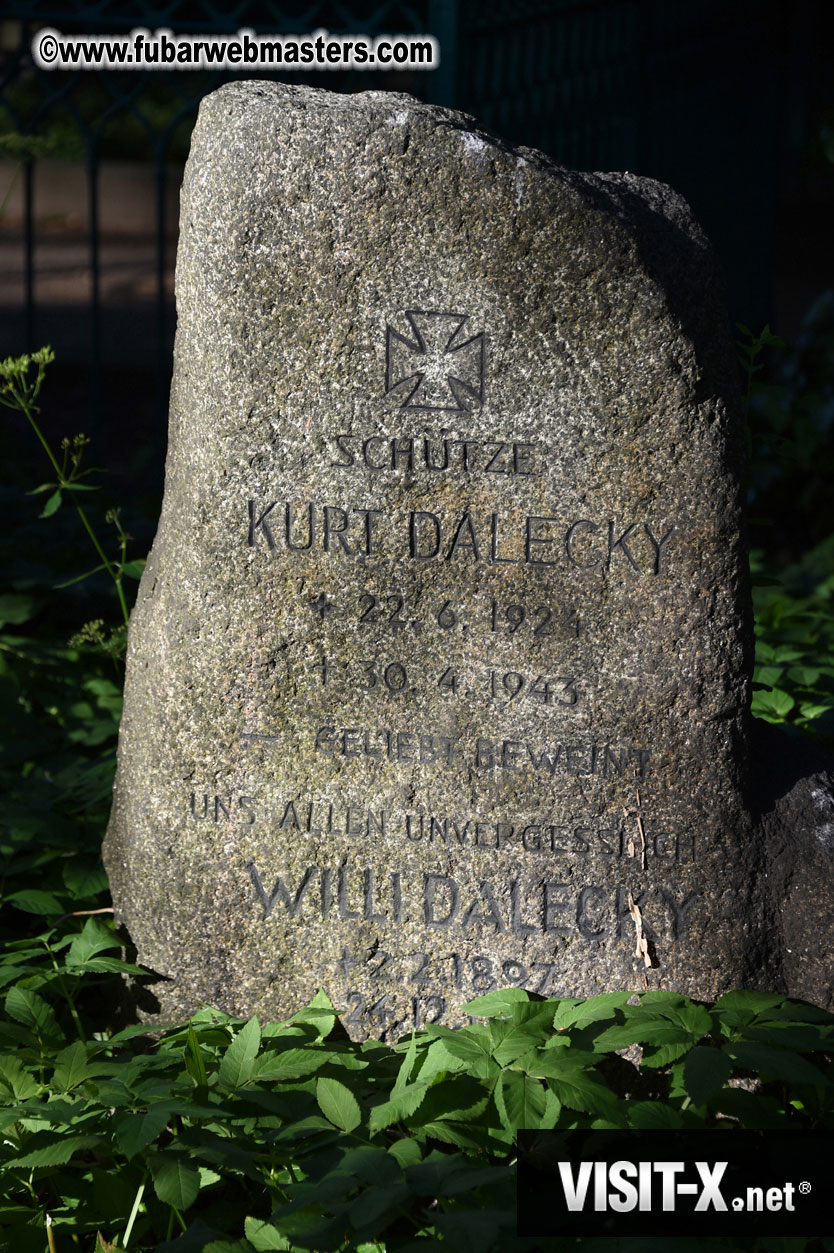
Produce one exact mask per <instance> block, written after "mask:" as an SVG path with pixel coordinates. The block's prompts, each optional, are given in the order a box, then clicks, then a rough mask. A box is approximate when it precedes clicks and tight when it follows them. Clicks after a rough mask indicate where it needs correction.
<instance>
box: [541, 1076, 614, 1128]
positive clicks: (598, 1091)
mask: <svg viewBox="0 0 834 1253" xmlns="http://www.w3.org/2000/svg"><path fill="white" fill-rule="evenodd" d="M547 1086H548V1087H549V1088H550V1090H551V1092H553V1093H554V1095H555V1096H557V1097H558V1098H559V1100H560V1101H561V1102H562V1104H563V1105H567V1107H568V1109H576V1110H579V1111H581V1112H582V1113H586V1112H590V1113H594V1114H603V1115H605V1116H608V1117H613V1116H614V1115H615V1113H616V1109H617V1098H616V1096H615V1095H614V1093H613V1092H612V1091H611V1089H610V1088H608V1087H606V1085H605V1084H604V1083H603V1081H602V1080H601V1079H600V1078H599V1076H598V1075H597V1074H595V1073H594V1071H592V1070H576V1071H573V1072H572V1073H571V1074H567V1075H560V1076H559V1077H558V1078H557V1077H556V1076H555V1075H554V1076H549V1077H548V1080H547Z"/></svg>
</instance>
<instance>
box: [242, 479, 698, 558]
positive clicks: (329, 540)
mask: <svg viewBox="0 0 834 1253" xmlns="http://www.w3.org/2000/svg"><path fill="white" fill-rule="evenodd" d="M247 512H248V520H247V545H248V547H249V548H259V549H266V550H268V551H270V552H280V551H284V552H287V553H297V552H309V551H311V550H316V551H317V552H318V551H321V552H323V553H325V554H328V555H330V556H334V557H338V558H340V559H342V560H343V559H345V558H347V557H351V558H361V557H378V556H386V557H389V558H393V559H398V558H401V559H403V560H408V561H415V562H421V563H423V562H434V561H439V562H446V561H449V562H452V561H455V562H465V563H467V564H471V565H478V564H483V565H494V566H530V567H532V568H533V569H547V568H550V567H558V568H560V569H562V570H601V571H605V572H608V571H610V570H612V569H613V570H616V571H617V572H619V573H626V572H628V571H629V570H630V571H632V572H633V573H634V574H638V575H655V576H656V575H659V574H660V573H661V572H663V571H665V570H666V565H667V549H668V547H669V545H670V542H671V539H672V536H673V534H674V533H675V530H676V527H675V526H666V527H665V529H663V527H660V528H658V529H659V531H660V534H659V535H658V534H657V533H656V531H655V529H653V526H651V525H650V524H649V523H648V522H632V523H629V524H628V525H627V526H625V527H623V526H622V524H621V523H618V522H617V521H615V520H614V519H608V520H607V521H606V522H593V521H591V520H589V519H580V520H579V521H577V522H566V521H565V520H564V519H563V518H561V517H559V516H557V515H555V514H554V515H550V514H528V515H519V514H516V515H514V516H510V517H505V516H502V515H501V514H499V513H497V512H492V513H490V514H489V515H484V514H482V513H475V512H473V511H471V510H466V511H465V512H464V513H462V514H460V515H451V516H450V515H449V514H448V513H445V514H441V513H434V512H433V511H432V510H428V509H412V510H410V511H409V512H408V514H407V518H406V522H405V525H404V526H403V525H402V520H401V519H400V520H399V521H396V522H395V519H393V518H392V517H389V516H387V515H386V513H385V511H384V510H382V509H377V508H374V507H373V506H365V505H354V504H350V505H333V504H329V505H328V504H318V503H316V502H315V501H308V502H307V503H306V505H299V504H298V503H297V502H296V501H292V500H286V501H280V500H272V501H267V502H263V501H258V500H255V499H254V498H251V497H250V499H249V501H248V503H247Z"/></svg>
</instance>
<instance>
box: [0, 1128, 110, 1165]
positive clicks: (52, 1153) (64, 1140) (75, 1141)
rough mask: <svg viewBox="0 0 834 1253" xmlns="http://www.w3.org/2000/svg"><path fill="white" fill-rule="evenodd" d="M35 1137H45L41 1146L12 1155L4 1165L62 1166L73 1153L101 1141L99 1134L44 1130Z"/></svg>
mask: <svg viewBox="0 0 834 1253" xmlns="http://www.w3.org/2000/svg"><path fill="white" fill-rule="evenodd" d="M35 1138H36V1139H41V1138H47V1139H48V1141H49V1142H48V1143H46V1144H44V1146H43V1148H37V1149H33V1150H32V1151H30V1152H29V1153H24V1154H23V1155H22V1157H14V1158H12V1159H11V1161H8V1162H6V1163H5V1164H6V1166H26V1167H32V1166H64V1165H66V1163H67V1162H68V1161H70V1159H71V1158H72V1157H73V1155H74V1154H75V1153H79V1152H81V1150H82V1149H90V1148H92V1147H93V1146H94V1145H96V1144H100V1143H101V1136H58V1137H56V1136H55V1134H54V1132H51V1131H49V1132H44V1133H43V1136H37V1137H35Z"/></svg>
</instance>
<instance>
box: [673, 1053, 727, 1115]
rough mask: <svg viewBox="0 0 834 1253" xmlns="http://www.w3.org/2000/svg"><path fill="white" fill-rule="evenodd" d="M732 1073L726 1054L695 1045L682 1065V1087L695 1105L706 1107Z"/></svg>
mask: <svg viewBox="0 0 834 1253" xmlns="http://www.w3.org/2000/svg"><path fill="white" fill-rule="evenodd" d="M732 1073H733V1064H732V1062H731V1061H730V1059H729V1057H727V1055H726V1053H724V1052H722V1050H721V1049H711V1048H706V1047H705V1046H704V1045H703V1044H696V1045H695V1047H694V1048H693V1049H692V1050H691V1052H690V1053H689V1054H688V1055H687V1058H686V1061H685V1062H684V1064H683V1082H684V1087H685V1089H686V1092H687V1094H688V1095H689V1096H690V1097H691V1099H692V1101H693V1103H694V1104H695V1105H706V1103H707V1102H708V1101H709V1100H710V1099H711V1097H713V1096H715V1094H716V1093H717V1092H720V1091H721V1089H722V1088H723V1087H724V1084H725V1083H726V1082H727V1080H728V1079H729V1078H730V1075H731V1074H732Z"/></svg>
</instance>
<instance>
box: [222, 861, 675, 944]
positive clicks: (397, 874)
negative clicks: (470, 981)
mask: <svg viewBox="0 0 834 1253" xmlns="http://www.w3.org/2000/svg"><path fill="white" fill-rule="evenodd" d="M246 868H247V870H248V873H249V877H250V879H251V882H252V886H253V889H254V892H255V895H256V897H257V899H258V900H259V901H260V903H261V906H262V908H263V916H264V919H265V920H266V919H268V918H269V917H270V916H271V915H272V913H273V912H274V911H276V910H278V912H279V913H286V914H287V915H288V916H289V917H290V918H292V919H296V918H298V917H299V916H300V915H301V914H302V912H305V913H307V914H310V913H312V914H317V915H319V916H320V917H321V918H322V919H327V918H329V917H331V916H332V915H337V916H338V918H339V919H340V920H341V921H342V922H346V921H355V922H359V921H363V922H376V923H379V924H384V925H387V926H393V927H398V926H402V925H404V924H405V923H408V922H412V921H415V920H416V921H419V922H420V923H421V924H422V926H423V927H424V928H425V929H426V930H427V931H429V932H431V931H443V932H447V931H459V932H463V933H466V932H470V931H474V932H484V931H486V932H489V933H490V934H491V935H493V936H503V935H512V936H517V937H521V938H528V937H533V936H561V937H565V938H571V937H579V938H581V939H584V940H588V941H591V940H602V939H605V938H607V937H612V938H615V939H618V940H623V939H626V938H628V937H630V936H631V935H632V933H633V921H632V914H633V910H632V904H630V903H629V898H631V901H632V903H633V904H634V905H637V907H638V908H639V909H640V910H641V912H642V916H643V928H644V932H645V934H646V936H647V938H648V940H649V942H650V943H652V944H656V943H657V942H658V940H659V936H660V934H661V933H664V932H665V933H666V936H667V938H668V940H669V942H672V943H677V942H678V941H680V940H681V939H682V938H683V937H684V936H685V934H686V929H687V925H688V917H689V913H690V910H691V909H692V907H693V906H694V904H695V902H696V900H697V899H698V893H697V892H688V893H687V894H686V895H685V896H683V897H679V896H677V895H676V894H675V893H673V892H672V891H671V890H670V889H669V888H666V887H650V888H646V889H645V890H644V891H643V892H641V893H639V894H637V895H635V894H634V893H633V891H632V889H631V888H630V887H628V886H627V885H624V884H618V885H615V886H613V887H610V886H605V885H603V884H598V883H591V884H584V885H582V886H579V885H577V884H576V883H574V882H572V881H570V880H566V881H561V880H557V879H545V880H541V879H539V878H536V879H531V880H530V881H528V882H524V881H522V880H519V879H508V880H505V881H502V880H495V879H480V880H479V881H478V884H477V889H475V890H474V891H473V889H472V888H468V887H466V886H465V885H464V884H462V883H461V882H460V881H459V880H457V879H456V878H455V877H454V876H453V875H451V874H445V873H442V872H441V871H423V872H422V874H421V875H420V876H419V878H418V876H417V874H415V873H409V872H406V871H400V870H389V871H385V872H378V871H374V869H373V868H372V867H370V866H365V867H362V868H355V869H353V870H350V871H349V870H348V868H347V867H346V866H345V865H344V864H342V865H338V866H333V867H329V866H325V867H322V866H319V865H314V866H307V867H306V869H304V870H303V871H297V872H296V874H295V876H293V875H291V874H290V873H288V872H287V873H286V877H285V876H284V875H281V874H279V875H278V876H277V877H276V878H275V880H274V883H273V885H272V888H271V889H269V888H268V886H267V885H266V884H265V883H264V880H263V877H262V876H261V874H260V872H259V870H258V868H257V866H256V865H255V863H254V862H249V863H248V864H247V867H246ZM317 889H318V890H317ZM279 907H280V908H279Z"/></svg>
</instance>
